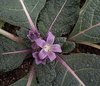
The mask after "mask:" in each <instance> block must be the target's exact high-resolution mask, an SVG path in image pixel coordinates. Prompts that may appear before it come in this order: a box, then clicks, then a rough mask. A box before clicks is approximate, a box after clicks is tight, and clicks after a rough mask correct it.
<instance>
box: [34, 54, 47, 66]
mask: <svg viewBox="0 0 100 86" xmlns="http://www.w3.org/2000/svg"><path fill="white" fill-rule="evenodd" d="M32 55H33V58H35V62H36V64H45V63H46V59H42V60H41V59H40V58H39V56H38V55H39V54H38V52H34V53H32Z"/></svg>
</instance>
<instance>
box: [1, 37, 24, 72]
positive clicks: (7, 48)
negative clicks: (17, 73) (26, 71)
mask: <svg viewBox="0 0 100 86" xmlns="http://www.w3.org/2000/svg"><path fill="white" fill-rule="evenodd" d="M22 49H25V46H23V45H20V44H18V43H15V42H13V41H12V40H10V39H7V38H5V37H3V36H1V35H0V72H7V71H11V70H13V69H15V68H17V67H18V66H20V65H21V64H22V62H23V60H24V59H25V56H26V53H18V54H9V55H1V53H5V52H11V51H12V52H13V51H19V50H22Z"/></svg>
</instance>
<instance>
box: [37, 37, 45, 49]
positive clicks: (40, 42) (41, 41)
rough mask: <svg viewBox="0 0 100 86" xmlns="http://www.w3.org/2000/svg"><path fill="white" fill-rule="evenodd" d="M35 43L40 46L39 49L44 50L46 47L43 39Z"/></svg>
mask: <svg viewBox="0 0 100 86" xmlns="http://www.w3.org/2000/svg"><path fill="white" fill-rule="evenodd" d="M35 42H36V44H37V45H38V46H39V47H41V48H43V46H44V45H45V43H46V42H45V41H44V40H42V39H41V38H38V39H37V40H35Z"/></svg>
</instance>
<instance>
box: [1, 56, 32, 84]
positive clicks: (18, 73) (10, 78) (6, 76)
mask: <svg viewBox="0 0 100 86" xmlns="http://www.w3.org/2000/svg"><path fill="white" fill-rule="evenodd" d="M32 61H33V59H30V58H29V59H27V60H25V61H24V62H23V64H22V65H21V66H20V67H19V68H17V69H15V70H13V71H10V72H7V73H3V74H0V86H9V85H10V84H12V83H14V82H15V81H17V80H19V79H20V78H22V77H23V76H25V75H26V74H27V73H28V71H29V69H30V66H31V64H32Z"/></svg>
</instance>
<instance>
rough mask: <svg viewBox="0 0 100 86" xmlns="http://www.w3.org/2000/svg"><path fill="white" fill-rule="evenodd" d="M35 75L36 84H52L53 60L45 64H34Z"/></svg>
mask: <svg viewBox="0 0 100 86" xmlns="http://www.w3.org/2000/svg"><path fill="white" fill-rule="evenodd" d="M35 70H36V77H37V79H38V82H39V84H38V86H52V83H51V82H52V81H53V80H54V78H55V77H56V72H55V62H50V63H47V64H46V65H36V66H35Z"/></svg>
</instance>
